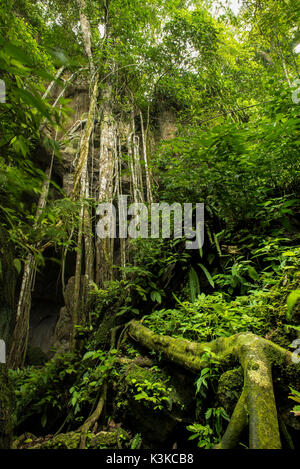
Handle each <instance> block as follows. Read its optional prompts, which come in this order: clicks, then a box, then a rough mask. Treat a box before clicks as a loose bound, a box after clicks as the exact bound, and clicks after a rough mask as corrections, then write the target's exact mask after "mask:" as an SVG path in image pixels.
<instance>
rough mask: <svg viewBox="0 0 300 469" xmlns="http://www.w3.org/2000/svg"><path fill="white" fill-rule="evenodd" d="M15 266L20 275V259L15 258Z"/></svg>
mask: <svg viewBox="0 0 300 469" xmlns="http://www.w3.org/2000/svg"><path fill="white" fill-rule="evenodd" d="M14 268H15V269H16V271H17V272H18V274H19V275H20V273H21V270H22V263H21V261H20V259H14Z"/></svg>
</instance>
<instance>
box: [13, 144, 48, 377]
mask: <svg viewBox="0 0 300 469" xmlns="http://www.w3.org/2000/svg"><path fill="white" fill-rule="evenodd" d="M53 160H54V153H52V159H51V164H50V166H49V168H48V170H47V171H46V176H47V177H46V179H45V181H44V183H43V187H42V192H41V195H40V198H39V202H38V206H37V211H36V217H35V224H34V229H37V226H38V218H39V216H40V215H41V214H42V212H43V210H44V209H45V207H46V204H47V198H48V194H49V186H50V179H51V174H52V168H53ZM35 273H36V261H35V258H34V255H33V254H31V253H30V254H28V256H27V259H26V261H25V265H24V272H23V278H22V284H21V290H20V296H19V301H18V306H17V314H16V322H15V328H14V332H13V338H12V343H11V347H10V351H9V357H8V366H9V367H10V368H17V367H19V366H23V365H24V361H25V356H26V351H27V345H28V336H29V322H30V309H31V292H32V290H33V288H34V279H35Z"/></svg>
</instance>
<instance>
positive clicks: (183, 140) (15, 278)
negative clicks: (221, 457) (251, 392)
mask: <svg viewBox="0 0 300 469" xmlns="http://www.w3.org/2000/svg"><path fill="white" fill-rule="evenodd" d="M225 3H226V2H218V1H208V0H207V1H206V0H202V1H201V0H197V1H185V0H168V1H163V0H155V1H152V2H148V1H147V0H142V1H141V0H140V1H136V0H131V1H130V2H124V1H119V0H103V1H100V2H95V1H94V0H86V1H83V0H76V1H75V0H72V1H68V2H65V1H61V0H47V1H45V2H39V1H37V2H33V1H31V0H10V2H9V3H8V4H7V3H6V2H1V3H0V24H1V29H0V71H1V75H0V79H1V80H2V81H1V83H2V84H5V88H6V96H5V97H6V99H5V102H2V101H3V100H0V116H1V134H0V239H1V245H0V292H1V305H0V339H2V338H3V339H4V340H5V341H6V345H7V350H8V355H7V357H8V363H7V367H6V366H5V365H3V364H0V367H1V369H0V420H1V419H2V418H3V415H4V417H5V422H6V424H5V426H4V427H3V428H4V429H3V430H1V429H0V448H7V447H9V446H10V445H11V443H12V440H14V443H12V445H13V447H15V448H31V447H36V448H40V447H42V448H44V447H45V448H54V449H57V448H78V447H80V448H100V449H101V448H131V449H138V448H153V447H154V448H155V447H158V446H159V444H160V443H161V442H163V444H164V445H165V447H166V448H172V447H177V445H178V447H180V448H182V449H186V448H190V449H196V448H197V447H198V448H201V449H203V448H204V449H209V448H214V447H216V445H218V444H220V445H221V446H222V445H225V440H224V439H222V438H223V435H224V433H225V431H226V429H227V428H229V427H228V422H230V425H232V427H233V426H234V425H235V426H236V422H235V419H236V415H237V411H235V410H234V409H240V407H238V404H237V403H239V402H240V400H241V397H240V396H244V392H245V388H246V387H247V386H246V384H245V382H246V381H244V387H243V370H244V379H245V380H246V379H247V373H248V372H247V370H248V368H247V366H248V364H247V363H248V362H247V360H246V359H245V358H241V356H242V352H241V351H240V350H242V348H243V346H244V344H242V345H240V344H239V343H238V341H239V340H241V341H243V340H244V338H247V337H250V336H247V333H252V334H255V335H256V336H258V337H260V338H264V339H266V340H268V341H271V342H272V343H273V344H275V345H276V346H280V347H281V348H279V347H278V348H276V347H275V346H274V347H273V345H272V346H271V345H261V347H262V349H264V347H265V349H266V350H267V352H266V356H265V349H264V351H263V356H260V354H259V352H257V351H255V353H254V352H253V357H254V358H253V360H254V361H253V366H254V365H255V366H256V362H255V360H257V361H258V362H259V363H260V364H263V366H261V368H263V367H264V366H265V367H266V368H267V365H266V363H267V361H268V363H270V364H271V365H270V367H272V378H273V384H274V393H275V399H276V406H277V413H278V422H279V423H278V425H279V431H278V434H279V433H280V439H279V442H280V440H281V446H282V447H283V448H295V447H296V448H299V430H300V423H299V409H300V407H299V402H300V398H299V391H300V372H299V364H298V362H297V359H296V361H295V360H294V361H293V362H291V353H290V354H287V355H286V360H287V361H288V360H289V365H287V362H285V361H284V359H283V356H284V353H285V352H284V351H283V349H285V350H289V351H290V352H295V349H297V347H298V346H299V343H300V339H299V337H300V335H299V333H300V326H299V318H300V309H299V298H300V293H299V292H300V286H299V280H300V269H299V265H300V247H299V239H300V231H299V209H300V202H299V187H300V176H299V169H300V159H299V109H300V108H299V105H300V103H299V99H298V94H299V91H298V89H297V87H298V88H299V83H300V80H298V81H297V79H299V55H297V52H296V51H297V49H296V46H297V45H298V42H299V30H298V29H297V28H298V21H299V13H300V11H299V6H298V5H297V2H295V1H293V0H265V1H264V2H260V1H258V0H247V1H246V0H243V1H242V2H241V4H242V5H241V8H240V11H239V13H238V14H236V15H235V14H234V13H233V12H232V11H231V10H230V8H225V7H224V4H225ZM221 4H222V5H221ZM217 7H219V9H218V8H217ZM49 85H50V86H49ZM1 96H2V95H1ZM82 96H83V98H82ZM299 97H300V95H299ZM98 124H99V128H100V130H99V129H98V127H97V125H98ZM78 129H79V130H78ZM97 132H98V133H97ZM97 139H98V140H97ZM136 142H137V143H136ZM70 168H71V169H70ZM67 173H68V174H69V173H70V175H71V176H70V180H71V183H68V179H67V178H66V174H67ZM66 181H67V183H66ZM103 181H104V182H103ZM68 184H69V185H68ZM103 187H104V189H103ZM101 191H102V192H101ZM120 194H125V195H128V196H129V200H130V201H131V202H146V204H148V205H151V202H153V201H155V202H167V203H169V204H172V203H182V204H183V203H194V204H195V203H202V202H203V203H204V204H205V227H204V232H205V241H204V245H203V247H202V248H200V249H198V250H187V249H186V248H185V239H184V238H171V239H162V238H159V239H141V238H138V239H132V240H126V241H124V242H122V240H117V241H115V244H113V243H111V244H109V243H110V242H109V241H106V240H100V241H99V240H97V236H96V233H95V231H96V230H95V228H96V223H97V219H98V218H97V211H96V207H97V205H98V204H99V203H101V202H117V199H118V196H119V195H120ZM101 243H102V244H101ZM50 266H52V267H50ZM53 266H54V267H53ZM53 269H54V270H53ZM52 271H53V272H55V274H54V275H52V273H51V272H52ZM39 276H41V277H39ZM40 278H45V279H46V281H45V283H44V284H43V285H44V287H41V284H39V283H38V282H39V279H40ZM36 279H37V280H36ZM72 282H73V283H72ZM52 283H53V284H55V288H54V287H51V288H52V290H51V292H50V297H51V295H52V296H53V297H54V296H55V295H56V296H58V297H59V298H63V300H61V299H60V300H59V301H58V303H59V306H60V307H62V308H61V309H60V312H59V315H58V322H57V318H56V329H55V334H56V335H55V334H54V333H53V334H52V335H53V336H55V338H56V342H53V343H52V348H51V350H48V351H47V353H44V351H42V350H40V349H37V348H36V347H34V345H33V346H32V344H31V343H30V341H32V334H33V335H34V333H32V327H33V326H32V324H33V322H32V318H33V312H34V308H33V307H32V303H33V301H32V298H38V299H40V297H42V296H43V295H46V290H47V288H48V286H51V285H52ZM45 285H48V286H47V287H46V286H45ZM43 288H44V290H43ZM49 288H50V287H49ZM40 290H41V291H40ZM35 291H37V292H38V293H36V297H35V296H34V295H35ZM47 291H48V290H47ZM57 292H59V293H57ZM45 297H46V296H45ZM48 298H49V297H46V299H47V301H48ZM50 303H51V302H50ZM63 305H64V306H63ZM50 306H51V305H50ZM63 310H64V311H63ZM55 314H56V313H55ZM134 320H137V321H139V325H143V326H146V328H140V329H139V327H140V326H139V325H136V323H135V321H134ZM132 321H133V322H132ZM68 327H69V328H68ZM149 330H150V331H152V332H153V333H155V334H157V335H159V337H161V336H162V337H163V338H162V339H161V340H162V341H164V340H165V347H166V351H167V352H166V353H165V354H164V351H163V349H160V348H159V347H160V345H157V348H156V347H155V346H153V347H152V350H148V351H147V350H146V349H147V348H148V349H149V346H148V345H147V344H148V343H152V342H149V340H150V339H151V337H152V336H151V333H150V332H149ZM62 331H63V333H64V335H63V333H62ZM65 331H66V332H65ZM59 333H61V336H63V337H64V340H65V342H63V341H62V340H60V342H59V340H58V339H57V337H60V336H59ZM147 334H150V336H149V337H150V339H149V337H148V335H147ZM65 337H68V339H65ZM153 337H154V336H153ZM155 337H156V338H155V339H153V340H154V343H155V344H159V340H160V339H157V336H156V335H155ZM170 337H171V338H173V339H177V341H175V342H172V339H170ZM232 337H233V339H232V340H236V341H237V344H238V345H234V346H232V345H231V344H230V347H233V348H234V347H236V350H237V352H236V356H234V353H232V350H231V349H230V350H231V351H230V354H227V351H226V350H225V349H224V350H225V351H224V350H223V349H222V347H223V345H222V344H227V342H226V340H227V339H228V343H230V340H231V338H232ZM234 337H236V339H234ZM251 337H252V336H251ZM223 339H224V342H222V340H223ZM297 339H298V342H297ZM170 340H171V342H170ZM182 340H187V341H191V342H193V343H198V344H204V345H203V347H202V345H201V347H202V348H201V354H200V358H199V357H198V356H197V357H198V358H197V359H199V360H200V362H202V365H203V366H202V365H201V363H200V364H199V365H197V366H198V369H197V370H196V371H195V369H192V367H189V363H190V361H189V358H187V359H186V364H187V366H186V367H185V366H182V362H180V361H178V357H177V358H176V357H175V358H174V356H175V355H176V353H177V346H178V347H179V348H178V350H179V349H180V346H181V345H180V344H186V342H184V341H182ZM215 340H217V342H212V341H215ZM218 340H219V341H220V342H218ZM245 340H246V339H245ZM247 340H248V339H247ZM155 341H156V342H155ZM250 342H251V341H250V339H249V347H250V348H251V347H252V345H253V344H252V342H251V343H250ZM170 343H171V346H170V348H171V350H170V351H169V349H168V347H169V344H170ZM215 343H216V344H221V345H220V346H219V345H218V346H216V347H215V346H214V345H209V344H215ZM245 343H246V347H247V343H248V342H245ZM265 343H266V342H261V344H265ZM58 344H59V345H58ZM62 344H63V346H62ZM205 344H207V345H205ZM295 344H296V345H295ZM186 347H187V349H188V348H189V346H188V345H186ZM193 347H194V345H191V348H193ZM218 347H219V348H218ZM224 347H225V346H224ZM230 347H229V346H228V350H229V348H230ZM268 347H269V348H268ZM272 347H273V349H272ZM150 348H151V347H150ZM225 348H226V347H225ZM180 350H181V349H180ZM199 350H200V349H199ZM220 350H221V351H222V353H221V352H220V353H221V355H220V354H219V351H220ZM234 350H235V349H234ZM297 350H298V349H297ZM297 350H296V352H295V354H296V357H297V353H298V352H297ZM256 352H257V353H256ZM172 353H173V355H172ZM197 353H198V352H197ZM272 353H274V356H271V355H272ZM174 354H175V355H174ZM227 355H228V356H227ZM229 355H230V357H229ZM237 356H238V360H236V358H237ZM224 357H225V358H224ZM228 357H229V358H228ZM274 357H275V358H274ZM265 359H266V362H265V361H264V360H265ZM254 362H255V363H254ZM180 365H181V366H180ZM184 368H186V369H184ZM253 369H255V368H253ZM270 369H271V368H270ZM250 370H251V367H250ZM270 373H271V372H270ZM271 382H272V379H271ZM187 383H188V385H187ZM189 384H190V386H189ZM248 387H249V388H250V387H251V383H250V384H249V385H248ZM268 389H269V388H268ZM270 389H271V391H272V392H271V394H272V395H273V388H272V386H271V387H270ZM243 398H244V397H243ZM274 402H275V400H274ZM272 405H273V404H272V402H271V403H270V405H269V403H268V402H267V404H266V409H268V411H269V409H271V411H272V409H273V407H272ZM274 405H275V404H274ZM258 406H259V404H258ZM248 407H249V405H248ZM7 409H9V411H8V410H7ZM252 410H253V409H252ZM248 413H249V415H250V414H251V410H249V408H248ZM258 413H259V411H258ZM275 414H276V407H275ZM251 415H252V414H251ZM251 415H250V419H251V418H252V417H251ZM257 418H258V422H261V420H260V418H261V417H260V416H258V417H257ZM272 418H273V416H272V417H271V416H270V422H271V421H272V422H271V423H272V425H273V426H272V427H270V428H272V429H273V428H275V426H276V425H277V414H276V415H275V416H274V422H275V421H276V425H275V423H274V422H273V420H272ZM237 420H238V418H237ZM241 420H242V417H241ZM265 420H266V419H265ZM267 420H268V418H267ZM271 423H270V425H271ZM258 427H259V425H258ZM230 428H231V427H230ZM275 430H276V429H275ZM275 430H274V434H275V433H276V431H275ZM258 433H259V432H258ZM49 435H51V436H49ZM53 435H55V436H53ZM225 435H226V434H225ZM273 436H274V435H271V437H270V439H269V440H268V441H267V442H266V443H264V442H262V440H261V439H260V437H258V440H255V438H252V437H251V435H250V442H249V436H248V433H247V431H246V430H245V428H244V427H243V431H241V432H239V433H238V435H237V441H235V443H234V444H233V443H232V446H233V447H239V448H241V447H250V448H252V447H263V448H264V449H266V448H269V446H268V445H274V446H271V447H272V448H273V447H278V441H277V440H276V435H275V436H274V440H272V438H273ZM155 437H156V439H155ZM254 440H255V441H254ZM273 441H274V443H273ZM174 444H175V446H174ZM226 444H227V443H226ZM255 445H256V446H255ZM223 447H224V446H223Z"/></svg>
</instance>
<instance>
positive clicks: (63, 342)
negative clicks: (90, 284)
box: [51, 277, 87, 353]
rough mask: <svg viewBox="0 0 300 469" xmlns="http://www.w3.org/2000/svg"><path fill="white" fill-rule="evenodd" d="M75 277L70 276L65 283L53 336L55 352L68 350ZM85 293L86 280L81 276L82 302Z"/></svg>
mask: <svg viewBox="0 0 300 469" xmlns="http://www.w3.org/2000/svg"><path fill="white" fill-rule="evenodd" d="M74 282H75V277H71V278H70V279H69V281H68V283H67V285H66V289H65V292H64V298H65V306H63V307H62V308H61V309H60V313H59V319H58V321H57V324H56V327H55V330H54V334H53V338H52V343H51V345H52V348H53V349H55V351H56V352H59V353H64V352H68V351H69V350H70V345H71V338H72V331H73V321H72V312H73V292H74ZM86 294H87V282H86V279H85V277H82V281H81V294H80V297H81V300H82V304H85V301H86Z"/></svg>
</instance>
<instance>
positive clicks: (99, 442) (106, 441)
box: [24, 428, 130, 449]
mask: <svg viewBox="0 0 300 469" xmlns="http://www.w3.org/2000/svg"><path fill="white" fill-rule="evenodd" d="M129 440H130V438H129V435H128V433H127V432H126V431H125V430H123V429H122V428H118V429H116V430H114V431H112V432H99V433H97V434H96V435H94V434H92V433H88V436H87V443H86V448H91V449H102V448H112V449H122V448H124V447H126V445H127V444H128V442H129ZM24 443H26V441H24ZM28 443H29V444H28V445H27V446H26V448H27V449H78V448H79V443H80V432H69V433H60V434H59V435H56V436H54V437H52V438H46V439H42V440H41V439H39V440H35V441H33V444H30V442H29V441H28Z"/></svg>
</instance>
